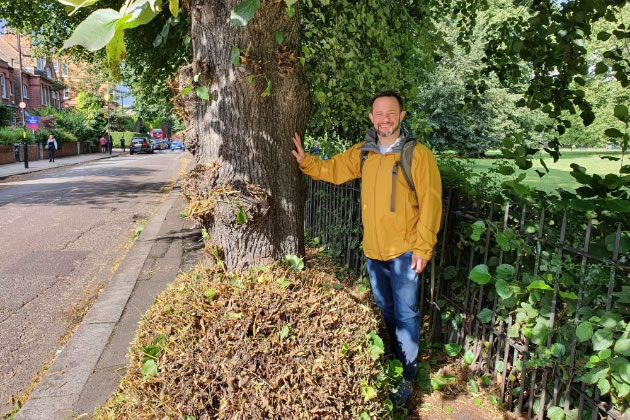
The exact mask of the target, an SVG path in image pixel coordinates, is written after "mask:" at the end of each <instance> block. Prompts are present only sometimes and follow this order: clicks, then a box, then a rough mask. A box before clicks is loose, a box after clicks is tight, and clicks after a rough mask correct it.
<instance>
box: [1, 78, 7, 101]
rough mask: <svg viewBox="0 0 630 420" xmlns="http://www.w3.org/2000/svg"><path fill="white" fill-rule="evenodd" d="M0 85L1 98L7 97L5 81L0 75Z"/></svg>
mask: <svg viewBox="0 0 630 420" xmlns="http://www.w3.org/2000/svg"><path fill="white" fill-rule="evenodd" d="M0 85H1V86H2V97H3V98H6V97H7V80H6V79H5V77H4V74H0Z"/></svg>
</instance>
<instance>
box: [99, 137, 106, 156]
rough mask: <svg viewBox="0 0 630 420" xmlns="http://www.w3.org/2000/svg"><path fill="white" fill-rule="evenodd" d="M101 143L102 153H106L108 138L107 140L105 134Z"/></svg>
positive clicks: (100, 140)
mask: <svg viewBox="0 0 630 420" xmlns="http://www.w3.org/2000/svg"><path fill="white" fill-rule="evenodd" d="M99 143H100V144H101V153H105V152H106V147H107V140H105V136H101V138H100V139H99Z"/></svg>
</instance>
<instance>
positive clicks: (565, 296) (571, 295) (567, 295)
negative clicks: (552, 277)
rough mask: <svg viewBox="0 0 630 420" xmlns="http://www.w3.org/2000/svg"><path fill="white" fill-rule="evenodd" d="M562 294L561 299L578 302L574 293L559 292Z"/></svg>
mask: <svg viewBox="0 0 630 420" xmlns="http://www.w3.org/2000/svg"><path fill="white" fill-rule="evenodd" d="M558 293H559V294H560V297H562V298H563V299H569V300H577V298H578V297H577V295H576V294H575V293H573V292H562V291H559V292H558Z"/></svg>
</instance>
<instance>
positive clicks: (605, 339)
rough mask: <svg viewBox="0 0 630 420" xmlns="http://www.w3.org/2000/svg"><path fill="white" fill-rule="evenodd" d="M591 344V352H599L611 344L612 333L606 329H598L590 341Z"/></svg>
mask: <svg viewBox="0 0 630 420" xmlns="http://www.w3.org/2000/svg"><path fill="white" fill-rule="evenodd" d="M591 341H592V342H593V350H594V351H600V350H603V349H606V348H608V347H610V346H612V344H613V342H614V341H613V332H612V330H609V329H607V328H600V329H599V330H597V331H595V333H594V334H593V338H592V339H591Z"/></svg>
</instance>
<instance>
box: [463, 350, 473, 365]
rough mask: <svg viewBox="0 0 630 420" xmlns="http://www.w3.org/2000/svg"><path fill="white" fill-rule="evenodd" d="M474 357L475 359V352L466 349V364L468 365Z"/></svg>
mask: <svg viewBox="0 0 630 420" xmlns="http://www.w3.org/2000/svg"><path fill="white" fill-rule="evenodd" d="M474 359H475V353H473V352H472V350H468V351H466V353H464V362H465V363H466V364H467V365H470V364H471V363H472V362H473V360H474Z"/></svg>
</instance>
